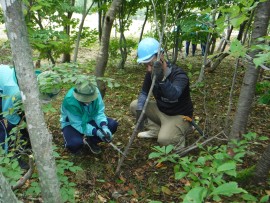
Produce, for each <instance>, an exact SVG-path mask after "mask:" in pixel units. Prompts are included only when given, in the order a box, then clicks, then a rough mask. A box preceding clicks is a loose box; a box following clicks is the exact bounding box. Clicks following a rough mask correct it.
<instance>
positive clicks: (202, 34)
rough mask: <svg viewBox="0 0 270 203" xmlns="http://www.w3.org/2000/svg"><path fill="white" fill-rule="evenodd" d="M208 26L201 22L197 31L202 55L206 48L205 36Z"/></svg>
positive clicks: (206, 35)
mask: <svg viewBox="0 0 270 203" xmlns="http://www.w3.org/2000/svg"><path fill="white" fill-rule="evenodd" d="M207 30H208V28H207V26H206V25H204V24H201V25H200V31H199V32H198V38H199V40H200V43H201V50H202V56H204V54H205V49H206V43H207V37H208V31H207Z"/></svg>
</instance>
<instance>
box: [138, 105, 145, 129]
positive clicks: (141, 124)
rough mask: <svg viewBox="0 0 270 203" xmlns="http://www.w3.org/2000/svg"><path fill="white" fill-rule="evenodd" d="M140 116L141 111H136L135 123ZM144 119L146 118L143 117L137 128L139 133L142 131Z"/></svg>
mask: <svg viewBox="0 0 270 203" xmlns="http://www.w3.org/2000/svg"><path fill="white" fill-rule="evenodd" d="M141 114H142V110H136V123H137V122H138V120H139V118H140V116H141ZM145 119H146V116H145V115H143V118H142V121H141V122H140V124H139V126H138V131H139V132H141V131H143V128H144V120H145Z"/></svg>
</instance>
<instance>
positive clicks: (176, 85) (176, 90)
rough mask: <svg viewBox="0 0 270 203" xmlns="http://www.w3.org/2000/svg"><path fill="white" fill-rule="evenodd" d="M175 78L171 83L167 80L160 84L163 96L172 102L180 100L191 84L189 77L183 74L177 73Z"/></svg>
mask: <svg viewBox="0 0 270 203" xmlns="http://www.w3.org/2000/svg"><path fill="white" fill-rule="evenodd" d="M173 77H174V79H173V80H172V81H169V80H168V78H167V79H166V80H165V81H163V82H161V83H159V86H160V88H161V91H162V94H163V95H164V97H165V98H167V99H168V100H170V101H174V100H176V99H178V98H179V97H180V96H181V94H182V93H183V91H184V89H185V88H186V86H187V85H188V82H189V80H188V77H187V76H186V75H185V74H183V73H177V75H175V76H173Z"/></svg>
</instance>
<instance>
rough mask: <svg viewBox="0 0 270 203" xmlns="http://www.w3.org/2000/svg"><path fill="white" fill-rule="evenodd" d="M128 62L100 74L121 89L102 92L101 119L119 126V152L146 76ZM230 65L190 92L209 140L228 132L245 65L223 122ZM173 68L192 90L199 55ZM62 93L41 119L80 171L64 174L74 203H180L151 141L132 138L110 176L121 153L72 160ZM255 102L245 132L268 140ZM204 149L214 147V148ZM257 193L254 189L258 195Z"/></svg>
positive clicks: (108, 150)
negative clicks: (152, 202) (62, 125)
mask: <svg viewBox="0 0 270 203" xmlns="http://www.w3.org/2000/svg"><path fill="white" fill-rule="evenodd" d="M198 49H199V47H198ZM6 53H8V52H6ZM96 54H97V52H96V51H94V50H92V49H88V48H82V49H81V50H80V52H79V62H80V63H85V62H87V61H88V60H89V59H92V58H93V56H96ZM133 59H134V56H132V57H130V58H129V60H128V62H127V63H126V67H125V68H124V69H117V68H116V65H115V61H114V62H112V61H109V63H108V67H107V69H106V73H105V76H107V77H110V78H112V79H114V80H115V82H117V83H118V84H120V86H119V87H117V88H112V89H110V88H109V87H108V88H107V90H106V95H105V97H104V102H105V105H106V114H107V115H108V116H109V117H112V118H114V119H116V120H117V121H118V122H119V127H118V130H117V132H116V133H115V135H114V140H113V143H114V144H115V145H117V146H118V147H119V148H120V149H121V150H122V151H124V149H125V147H126V145H127V143H128V141H129V138H130V136H131V135H132V132H133V129H134V125H135V118H134V117H133V116H132V115H131V113H130V111H129V105H130V103H131V101H133V100H134V99H136V98H137V96H138V93H139V91H140V88H141V85H142V81H143V77H144V73H145V69H144V68H143V67H141V66H138V65H137V64H136V63H134V62H133V61H134V60H133ZM234 62H235V60H234V59H233V58H230V57H228V58H226V59H225V60H224V61H223V62H222V63H221V65H220V66H219V67H218V68H217V69H216V71H215V72H213V73H209V72H207V71H206V73H205V79H204V86H203V87H200V88H192V89H191V96H192V100H193V103H194V116H195V118H196V120H197V122H198V124H199V125H200V126H201V128H202V129H203V130H204V132H205V133H206V134H208V135H209V136H214V135H216V134H217V133H219V132H221V131H223V130H224V131H229V130H230V127H231V124H232V120H233V117H234V113H235V111H236V106H237V99H238V96H239V91H240V87H241V84H242V79H243V76H244V71H245V64H244V63H242V64H241V66H240V67H239V68H238V74H237V80H236V84H235V88H234V91H233V105H232V111H231V112H230V113H229V116H228V117H227V109H228V104H229V93H230V88H231V82H232V76H233V71H234ZM177 64H178V65H179V66H180V67H182V68H183V69H184V70H185V71H186V72H187V73H188V75H189V77H190V83H191V85H193V84H195V83H196V81H197V79H198V75H199V72H200V68H201V64H202V56H201V55H200V50H197V52H196V55H195V56H194V57H192V56H190V57H187V58H184V57H183V54H182V55H181V56H179V58H178V61H177ZM93 68H94V65H93ZM90 74H91V73H90ZM66 91H67V90H66V89H63V90H62V91H61V94H60V95H59V96H58V97H57V99H56V100H55V101H53V102H52V105H53V107H54V108H55V109H56V112H54V113H49V114H45V118H46V121H47V124H48V127H49V130H50V131H51V133H52V135H53V141H54V143H55V144H56V145H57V146H58V152H59V153H60V154H61V157H62V158H64V159H67V160H69V161H71V162H74V164H75V165H78V166H81V167H82V168H83V171H82V172H80V173H77V174H71V173H70V174H69V173H68V174H67V175H68V177H69V179H70V181H73V182H75V183H76V184H77V186H76V202H149V201H150V200H159V201H162V202H179V199H180V198H179V197H180V195H181V193H182V192H183V190H182V187H183V185H181V183H180V182H179V181H175V180H174V171H173V164H171V163H165V164H164V165H163V166H162V167H157V165H156V162H155V161H154V160H152V159H149V158H148V156H149V154H150V153H151V152H153V149H152V147H154V146H157V145H158V143H157V142H156V140H155V139H139V138H136V139H135V140H134V142H133V143H132V145H131V147H130V149H129V153H128V155H127V157H126V159H125V161H124V164H123V166H122V167H121V172H120V175H119V176H115V170H116V167H117V165H118V162H119V159H120V154H119V153H118V152H117V151H115V150H114V149H113V148H112V147H111V146H109V145H108V144H102V145H101V147H102V151H103V152H102V154H100V155H93V154H91V152H90V151H89V150H88V149H87V148H85V149H84V150H83V153H82V154H81V155H80V156H74V155H71V154H70V153H69V152H68V151H67V150H66V149H65V148H64V140H63V137H62V133H61V130H60V124H59V114H60V111H59V108H60V105H61V101H62V99H63V96H64V95H65V93H66ZM257 98H258V95H256V97H255V99H254V104H253V107H252V109H251V114H250V119H249V122H248V130H249V131H250V132H256V133H257V134H258V135H266V136H269V135H270V127H269V121H270V116H269V114H270V108H269V106H266V105H259V104H258V103H256V99H257ZM226 119H228V123H229V129H224V123H225V120H226ZM192 136H193V137H194V138H197V137H198V136H199V134H198V133H197V132H194V133H193V134H192ZM209 144H211V145H215V144H216V143H209ZM266 144H267V143H259V144H258V145H254V148H251V149H250V150H255V151H256V155H257V156H253V157H248V159H247V160H246V163H245V165H246V166H247V167H250V166H252V165H254V164H255V163H256V162H257V160H258V158H259V157H260V156H261V154H262V153H263V150H264V149H265V147H266ZM197 154H198V151H197V150H194V151H192V152H191V153H190V154H189V155H197ZM162 188H169V190H162ZM247 189H249V188H247ZM169 191H170V192H169ZM261 191H262V190H260V189H258V190H256V192H258V193H259V192H261Z"/></svg>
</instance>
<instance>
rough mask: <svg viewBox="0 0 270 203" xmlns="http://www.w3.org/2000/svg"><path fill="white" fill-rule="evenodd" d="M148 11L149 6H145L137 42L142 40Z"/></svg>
mask: <svg viewBox="0 0 270 203" xmlns="http://www.w3.org/2000/svg"><path fill="white" fill-rule="evenodd" d="M148 11H149V6H147V7H146V11H145V18H144V21H143V25H142V29H141V34H140V38H139V42H140V41H141V40H142V36H143V32H144V28H145V25H146V22H147V19H148Z"/></svg>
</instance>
